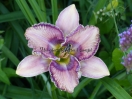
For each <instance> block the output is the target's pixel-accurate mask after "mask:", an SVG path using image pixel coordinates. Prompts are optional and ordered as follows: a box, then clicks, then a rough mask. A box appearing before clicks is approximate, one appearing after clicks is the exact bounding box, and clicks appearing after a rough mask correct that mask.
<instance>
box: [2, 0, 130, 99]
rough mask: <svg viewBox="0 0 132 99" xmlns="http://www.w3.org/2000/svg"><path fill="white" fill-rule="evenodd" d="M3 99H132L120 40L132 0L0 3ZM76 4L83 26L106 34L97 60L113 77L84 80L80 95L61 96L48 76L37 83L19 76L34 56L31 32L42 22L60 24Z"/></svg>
mask: <svg viewBox="0 0 132 99" xmlns="http://www.w3.org/2000/svg"><path fill="white" fill-rule="evenodd" d="M0 1H1V2H0V99H115V98H116V99H132V97H131V95H132V90H131V89H132V81H131V79H132V76H131V75H127V74H126V71H125V69H124V68H123V65H121V61H122V60H121V57H122V55H123V52H121V51H120V50H119V49H120V48H119V38H118V34H119V33H120V32H123V31H124V30H125V29H126V28H127V27H129V25H130V24H131V20H132V6H131V4H132V0H0ZM70 4H75V5H76V8H77V10H78V11H79V15H80V23H81V24H83V25H96V26H97V27H99V29H100V37H101V43H100V47H99V50H98V52H97V54H96V56H98V57H100V58H101V59H102V60H103V61H104V62H105V63H106V64H107V66H108V68H109V70H110V73H111V75H110V76H109V77H106V78H102V79H99V80H94V79H89V78H83V77H82V78H81V79H80V83H79V85H78V86H77V87H76V88H75V91H74V93H72V94H69V93H67V92H63V91H60V90H59V89H57V88H56V87H55V86H54V84H53V83H52V82H51V80H50V79H49V74H48V73H45V74H42V75H39V76H37V77H33V78H22V77H19V76H17V75H16V74H15V70H16V67H17V65H18V63H19V62H20V60H22V59H23V58H24V57H26V56H27V55H29V54H31V49H29V48H28V47H27V40H26V39H25V37H24V32H25V30H26V29H27V28H28V27H30V26H31V25H33V24H35V23H39V22H48V23H53V24H54V23H55V21H56V19H57V17H58V14H59V12H60V11H61V10H63V9H64V8H65V7H67V6H68V5H70Z"/></svg>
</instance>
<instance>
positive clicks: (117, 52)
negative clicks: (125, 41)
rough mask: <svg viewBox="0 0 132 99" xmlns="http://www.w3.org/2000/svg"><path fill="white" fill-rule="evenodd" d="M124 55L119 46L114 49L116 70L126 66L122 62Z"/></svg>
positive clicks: (113, 55)
mask: <svg viewBox="0 0 132 99" xmlns="http://www.w3.org/2000/svg"><path fill="white" fill-rule="evenodd" d="M122 56H123V52H122V51H121V50H120V49H118V48H116V49H115V50H114V51H113V53H112V61H113V63H114V65H115V68H116V70H121V69H123V67H124V66H123V65H122V64H121V58H122Z"/></svg>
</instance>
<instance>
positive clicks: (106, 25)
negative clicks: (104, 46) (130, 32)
mask: <svg viewBox="0 0 132 99" xmlns="http://www.w3.org/2000/svg"><path fill="white" fill-rule="evenodd" d="M97 26H98V27H99V29H100V33H101V34H107V33H110V31H111V29H112V28H113V27H114V20H113V18H112V17H111V18H109V19H106V20H105V21H102V22H99V23H98V24H97Z"/></svg>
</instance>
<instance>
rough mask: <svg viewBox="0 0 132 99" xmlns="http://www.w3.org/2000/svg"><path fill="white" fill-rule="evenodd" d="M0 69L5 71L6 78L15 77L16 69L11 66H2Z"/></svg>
mask: <svg viewBox="0 0 132 99" xmlns="http://www.w3.org/2000/svg"><path fill="white" fill-rule="evenodd" d="M2 70H3V71H4V72H5V73H6V75H7V77H8V78H10V77H17V75H16V71H15V70H14V69H12V68H3V69H2Z"/></svg>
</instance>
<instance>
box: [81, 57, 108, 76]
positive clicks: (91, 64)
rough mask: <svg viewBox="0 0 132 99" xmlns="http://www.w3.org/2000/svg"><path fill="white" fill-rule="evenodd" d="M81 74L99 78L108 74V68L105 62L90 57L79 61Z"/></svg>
mask: <svg viewBox="0 0 132 99" xmlns="http://www.w3.org/2000/svg"><path fill="white" fill-rule="evenodd" d="M80 63H81V69H80V71H81V72H82V76H84V77H88V78H94V79H99V78H103V77H105V76H109V75H110V73H109V70H108V68H107V66H106V65H105V63H104V62H103V61H102V60H101V59H100V58H98V57H95V56H93V57H91V58H89V59H88V60H84V61H81V62H80Z"/></svg>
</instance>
